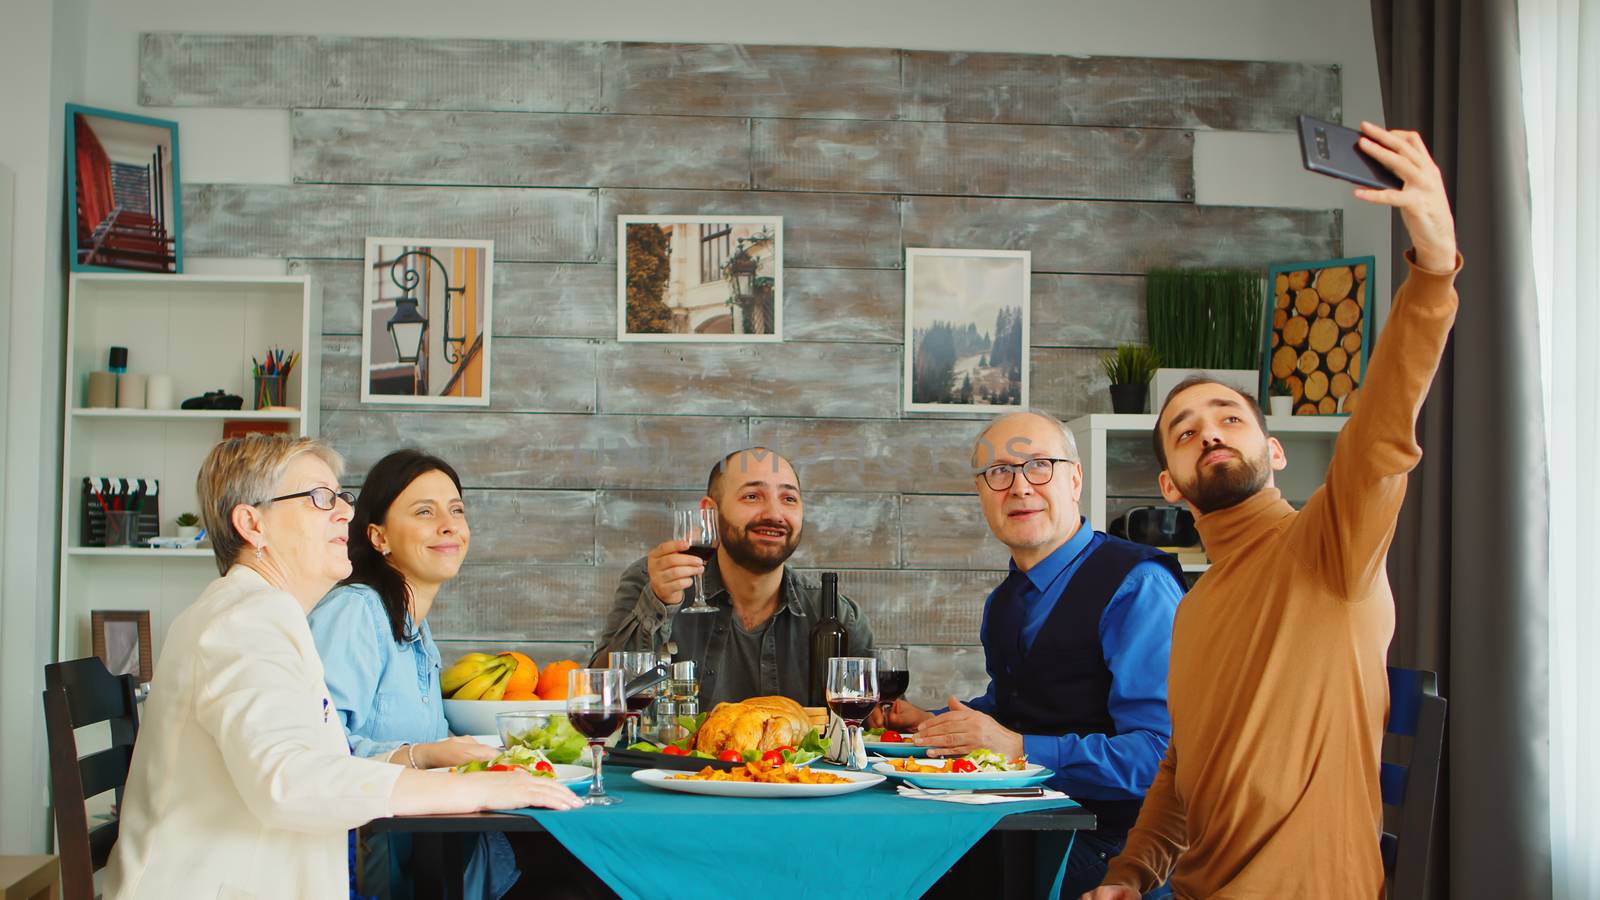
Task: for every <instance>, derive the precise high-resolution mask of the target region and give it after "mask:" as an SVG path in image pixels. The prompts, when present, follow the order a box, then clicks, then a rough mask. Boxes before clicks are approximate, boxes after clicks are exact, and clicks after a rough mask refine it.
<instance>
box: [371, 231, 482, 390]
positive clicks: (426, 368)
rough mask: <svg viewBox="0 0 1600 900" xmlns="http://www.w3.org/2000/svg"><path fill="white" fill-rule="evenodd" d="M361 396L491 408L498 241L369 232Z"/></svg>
mask: <svg viewBox="0 0 1600 900" xmlns="http://www.w3.org/2000/svg"><path fill="white" fill-rule="evenodd" d="M362 271H363V277H364V278H365V279H366V285H365V288H364V289H363V291H362V315H361V402H362V403H389V404H409V405H427V406H488V405H489V385H490V381H491V375H492V370H491V363H492V357H491V355H490V337H491V328H490V322H491V320H492V316H493V299H494V298H493V293H494V242H493V241H464V240H447V239H438V238H374V237H369V238H367V252H366V265H365V266H364V267H363V269H362Z"/></svg>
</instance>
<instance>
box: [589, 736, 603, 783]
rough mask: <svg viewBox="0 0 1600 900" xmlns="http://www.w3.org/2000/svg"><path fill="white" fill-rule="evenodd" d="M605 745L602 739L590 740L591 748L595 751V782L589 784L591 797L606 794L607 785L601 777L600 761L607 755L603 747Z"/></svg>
mask: <svg viewBox="0 0 1600 900" xmlns="http://www.w3.org/2000/svg"><path fill="white" fill-rule="evenodd" d="M603 746H604V744H603V742H601V741H590V742H589V749H590V750H591V751H593V752H594V782H593V783H591V784H590V785H589V796H590V797H604V796H605V795H606V785H605V782H604V781H603V780H602V779H601V777H600V762H601V759H602V757H603V756H604V755H605V753H604V751H603V750H602V749H601V748H602V747H603Z"/></svg>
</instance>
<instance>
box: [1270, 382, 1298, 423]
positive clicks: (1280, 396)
mask: <svg viewBox="0 0 1600 900" xmlns="http://www.w3.org/2000/svg"><path fill="white" fill-rule="evenodd" d="M1267 403H1268V404H1269V408H1268V410H1267V414H1268V415H1271V416H1292V415H1294V394H1293V392H1292V391H1290V390H1289V382H1287V381H1284V380H1283V379H1282V378H1278V379H1275V380H1274V381H1273V382H1272V384H1270V385H1268V386H1267Z"/></svg>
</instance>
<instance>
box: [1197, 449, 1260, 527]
mask: <svg viewBox="0 0 1600 900" xmlns="http://www.w3.org/2000/svg"><path fill="white" fill-rule="evenodd" d="M1217 450H1232V451H1233V452H1234V453H1236V454H1238V456H1237V458H1235V459H1233V460H1229V461H1227V462H1224V463H1218V464H1216V465H1212V466H1208V467H1204V468H1202V467H1201V466H1200V465H1199V464H1198V463H1197V464H1196V465H1195V470H1196V471H1195V479H1194V481H1193V482H1191V483H1189V484H1182V483H1180V482H1178V481H1177V480H1176V479H1174V480H1173V481H1174V483H1175V484H1177V486H1178V493H1180V494H1182V495H1183V499H1185V500H1187V501H1189V505H1190V506H1192V507H1194V509H1195V511H1196V512H1198V513H1200V514H1202V515H1204V514H1205V513H1211V512H1217V511H1218V510H1223V509H1228V508H1230V507H1233V506H1237V505H1239V504H1240V503H1243V502H1244V501H1246V500H1248V499H1250V498H1251V497H1254V496H1255V495H1256V494H1257V493H1259V492H1260V491H1261V489H1262V488H1264V487H1266V486H1267V479H1268V478H1269V477H1271V474H1272V465H1271V457H1270V456H1269V454H1270V452H1271V451H1270V450H1269V449H1268V448H1265V447H1263V448H1262V450H1261V456H1260V457H1258V458H1256V459H1250V458H1249V457H1248V456H1245V455H1244V454H1243V453H1239V451H1238V450H1236V449H1234V448H1233V447H1229V446H1227V445H1226V444H1218V445H1216V446H1214V447H1209V448H1207V449H1206V450H1205V452H1203V453H1201V454H1200V458H1201V459H1205V457H1206V455H1207V454H1210V453H1212V452H1215V451H1217Z"/></svg>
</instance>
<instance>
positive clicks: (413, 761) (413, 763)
mask: <svg viewBox="0 0 1600 900" xmlns="http://www.w3.org/2000/svg"><path fill="white" fill-rule="evenodd" d="M413 749H414V748H413V746H412V745H411V744H407V745H406V759H409V760H411V768H413V769H420V768H422V767H421V766H419V765H417V757H416V756H415V754H413V753H412V752H411V751H412V750H413Z"/></svg>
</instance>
